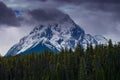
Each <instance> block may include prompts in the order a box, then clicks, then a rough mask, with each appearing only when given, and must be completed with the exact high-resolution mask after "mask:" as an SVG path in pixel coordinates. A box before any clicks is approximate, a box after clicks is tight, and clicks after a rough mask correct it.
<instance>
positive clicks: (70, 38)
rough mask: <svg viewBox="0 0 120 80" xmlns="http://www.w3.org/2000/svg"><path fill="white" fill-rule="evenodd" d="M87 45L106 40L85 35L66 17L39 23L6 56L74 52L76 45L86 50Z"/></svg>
mask: <svg viewBox="0 0 120 80" xmlns="http://www.w3.org/2000/svg"><path fill="white" fill-rule="evenodd" d="M88 43H92V44H93V45H98V44H102V43H104V44H105V43H107V39H106V38H104V37H103V36H100V35H96V36H92V35H90V34H86V33H85V31H84V30H83V29H82V28H81V27H80V26H78V25H77V24H76V23H75V22H74V21H73V20H72V19H71V18H70V17H69V16H68V15H66V16H64V17H62V18H61V19H60V20H59V21H54V22H45V23H40V24H39V25H38V26H36V27H35V28H34V29H33V30H32V31H31V32H30V33H29V34H28V35H27V36H25V37H23V38H22V39H21V40H20V42H19V43H17V44H15V45H14V46H13V47H11V49H10V50H9V51H8V52H7V54H6V56H15V55H18V54H29V53H32V52H35V53H38V52H42V51H44V50H50V51H53V52H55V53H57V52H59V51H60V50H61V49H62V48H65V47H68V48H71V49H73V50H74V49H75V47H76V46H77V44H80V45H82V46H83V47H84V48H86V46H87V44H88Z"/></svg>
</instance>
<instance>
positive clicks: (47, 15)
mask: <svg viewBox="0 0 120 80" xmlns="http://www.w3.org/2000/svg"><path fill="white" fill-rule="evenodd" d="M29 14H30V15H31V16H32V18H33V19H35V20H37V21H38V22H52V21H54V22H55V21H59V20H61V19H62V18H64V17H65V16H67V14H65V13H63V12H61V11H60V10H58V9H53V8H52V9H50V8H46V9H35V10H32V11H29Z"/></svg>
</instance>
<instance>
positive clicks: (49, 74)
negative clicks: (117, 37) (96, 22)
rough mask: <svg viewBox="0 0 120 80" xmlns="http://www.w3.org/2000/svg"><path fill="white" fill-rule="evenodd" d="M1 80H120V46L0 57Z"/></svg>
mask: <svg viewBox="0 0 120 80" xmlns="http://www.w3.org/2000/svg"><path fill="white" fill-rule="evenodd" d="M0 80H120V43H117V44H114V45H113V44H112V41H111V40H110V41H109V43H108V45H97V46H95V47H93V46H92V45H88V47H87V49H86V50H84V49H83V48H82V47H81V46H80V45H78V46H77V47H76V49H75V51H72V49H67V48H65V49H62V50H61V51H60V52H59V53H58V54H54V53H53V52H49V51H44V52H43V53H40V54H39V53H37V54H36V53H34V52H33V53H31V54H29V55H19V56H11V57H10V56H9V57H0Z"/></svg>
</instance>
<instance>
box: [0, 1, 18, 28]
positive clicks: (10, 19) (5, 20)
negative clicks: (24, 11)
mask: <svg viewBox="0 0 120 80" xmlns="http://www.w3.org/2000/svg"><path fill="white" fill-rule="evenodd" d="M0 24H4V25H10V26H13V25H14V26H17V25H19V23H18V20H17V18H16V15H15V13H14V11H13V10H12V9H11V8H8V7H7V6H6V5H5V4H4V3H2V2H0Z"/></svg>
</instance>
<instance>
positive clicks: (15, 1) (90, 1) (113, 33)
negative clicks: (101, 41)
mask: <svg viewBox="0 0 120 80" xmlns="http://www.w3.org/2000/svg"><path fill="white" fill-rule="evenodd" d="M64 15H69V16H70V17H71V18H72V19H73V21H75V22H76V23H77V24H78V25H79V26H80V27H81V28H83V29H84V30H85V32H86V33H88V34H91V35H93V36H94V35H103V36H104V37H106V38H107V39H112V40H113V41H120V35H119V34H120V0H0V54H1V55H5V54H6V53H7V51H8V50H9V49H10V48H11V46H13V45H14V44H16V43H17V42H19V40H20V39H21V38H22V37H24V36H25V35H27V34H28V33H29V32H30V31H31V30H32V29H33V28H34V27H35V26H36V25H38V24H39V23H40V22H42V21H50V20H53V21H55V20H56V19H59V18H61V16H64Z"/></svg>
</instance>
